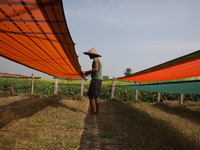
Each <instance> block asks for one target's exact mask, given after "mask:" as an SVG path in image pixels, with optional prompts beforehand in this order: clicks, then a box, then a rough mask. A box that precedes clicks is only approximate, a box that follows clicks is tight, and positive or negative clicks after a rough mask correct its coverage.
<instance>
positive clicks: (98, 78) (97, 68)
mask: <svg viewBox="0 0 200 150" xmlns="http://www.w3.org/2000/svg"><path fill="white" fill-rule="evenodd" d="M84 54H85V55H88V56H89V57H90V59H93V62H92V69H91V70H88V71H83V72H82V74H83V75H89V74H91V82H90V86H89V90H88V97H89V101H90V112H89V113H90V114H92V115H93V114H95V115H99V103H100V101H99V96H100V95H101V85H102V79H103V78H102V62H101V60H100V59H99V57H101V55H99V54H98V52H97V51H96V49H95V48H91V49H90V50H89V51H88V52H84ZM95 105H96V111H95V110H94V107H95Z"/></svg>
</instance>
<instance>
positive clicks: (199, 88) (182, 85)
mask: <svg viewBox="0 0 200 150" xmlns="http://www.w3.org/2000/svg"><path fill="white" fill-rule="evenodd" d="M120 87H126V88H131V89H136V90H140V91H149V92H157V93H171V94H200V82H199V81H197V82H179V83H160V84H149V85H148V84H146V85H130V86H120Z"/></svg>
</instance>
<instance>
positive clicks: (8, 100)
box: [0, 92, 200, 150]
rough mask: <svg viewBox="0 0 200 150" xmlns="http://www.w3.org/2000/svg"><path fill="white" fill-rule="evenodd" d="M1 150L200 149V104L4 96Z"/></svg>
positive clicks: (0, 113)
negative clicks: (95, 107)
mask: <svg viewBox="0 0 200 150" xmlns="http://www.w3.org/2000/svg"><path fill="white" fill-rule="evenodd" d="M0 95H1V96H0V149H1V150H21V149H23V150H66V149H67V150H68V149H69V150H75V149H77V150H158V149H159V150H179V149H180V150H199V149H200V117H199V116H200V105H199V103H190V105H186V104H184V105H181V106H179V105H176V104H175V103H176V102H175V101H174V102H173V103H174V104H171V103H170V101H165V103H166V104H162V103H152V104H149V103H140V102H137V103H136V102H124V101H122V100H118V99H113V100H101V104H100V108H101V114H100V116H96V115H87V114H86V112H87V111H88V104H89V103H88V100H87V99H86V98H82V100H80V97H73V99H72V98H70V99H68V98H66V97H61V96H44V95H18V96H10V95H9V94H8V93H5V92H3V93H2V92H0Z"/></svg>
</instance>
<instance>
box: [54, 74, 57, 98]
mask: <svg viewBox="0 0 200 150" xmlns="http://www.w3.org/2000/svg"><path fill="white" fill-rule="evenodd" d="M54 94H58V78H55V84H54Z"/></svg>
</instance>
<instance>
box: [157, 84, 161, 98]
mask: <svg viewBox="0 0 200 150" xmlns="http://www.w3.org/2000/svg"><path fill="white" fill-rule="evenodd" d="M158 83H160V81H158ZM160 96H161V93H157V102H160Z"/></svg>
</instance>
